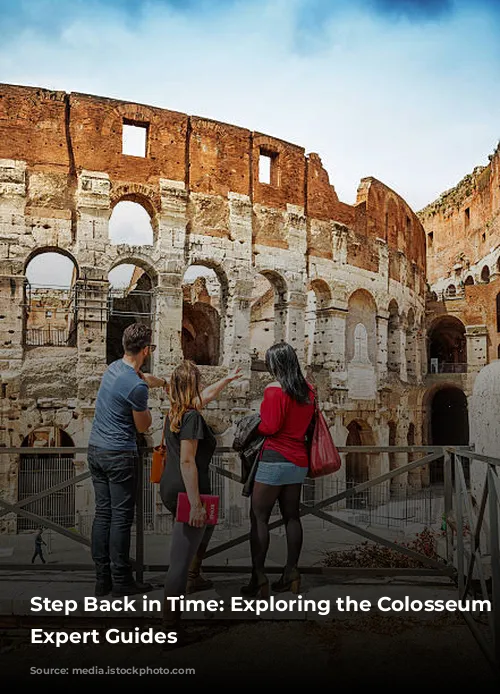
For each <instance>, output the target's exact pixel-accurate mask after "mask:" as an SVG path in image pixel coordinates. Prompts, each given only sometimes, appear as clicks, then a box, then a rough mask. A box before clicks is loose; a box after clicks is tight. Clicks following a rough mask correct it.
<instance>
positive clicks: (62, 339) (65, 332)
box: [24, 326, 75, 347]
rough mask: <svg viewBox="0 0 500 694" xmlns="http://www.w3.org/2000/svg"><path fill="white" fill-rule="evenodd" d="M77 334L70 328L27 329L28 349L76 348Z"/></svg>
mask: <svg viewBox="0 0 500 694" xmlns="http://www.w3.org/2000/svg"><path fill="white" fill-rule="evenodd" d="M74 337H75V332H74V331H70V330H69V329H68V328H51V327H50V326H49V327H48V328H27V329H26V330H25V337H24V344H25V346H26V347H74V346H75V341H74Z"/></svg>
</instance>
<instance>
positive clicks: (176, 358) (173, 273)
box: [153, 178, 189, 374]
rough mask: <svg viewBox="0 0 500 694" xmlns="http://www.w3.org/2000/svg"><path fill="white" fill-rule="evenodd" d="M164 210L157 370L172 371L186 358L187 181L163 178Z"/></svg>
mask: <svg viewBox="0 0 500 694" xmlns="http://www.w3.org/2000/svg"><path fill="white" fill-rule="evenodd" d="M160 196H161V211H160V214H159V216H158V241H157V243H158V249H159V251H160V252H161V253H162V254H164V255H165V256H166V262H165V264H164V266H163V272H162V273H161V275H160V276H159V277H158V286H157V288H156V289H155V290H154V292H153V295H154V298H155V316H156V318H155V341H156V344H157V345H158V348H157V353H155V355H154V357H155V358H154V370H155V372H156V373H158V374H160V373H162V374H163V373H167V372H169V371H171V370H172V369H173V368H174V367H175V366H177V364H179V362H180V361H182V359H183V353H182V304H183V293H182V279H183V274H184V266H185V258H184V253H185V245H186V227H187V221H188V217H187V205H188V197H189V196H188V192H187V190H186V185H185V183H184V181H175V180H170V179H166V178H160Z"/></svg>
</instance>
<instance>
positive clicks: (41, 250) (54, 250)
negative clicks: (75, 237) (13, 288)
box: [24, 246, 80, 280]
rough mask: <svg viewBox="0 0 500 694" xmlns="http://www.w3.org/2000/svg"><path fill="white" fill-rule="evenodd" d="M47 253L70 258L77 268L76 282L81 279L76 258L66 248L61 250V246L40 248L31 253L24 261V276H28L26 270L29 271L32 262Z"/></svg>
mask: <svg viewBox="0 0 500 694" xmlns="http://www.w3.org/2000/svg"><path fill="white" fill-rule="evenodd" d="M45 253H56V254H58V255H62V256H64V257H65V258H68V260H71V262H72V263H73V266H74V268H75V280H77V279H78V278H79V277H80V268H79V266H78V262H77V260H76V258H75V256H74V255H73V254H72V253H70V251H68V250H66V249H65V248H60V247H59V246H40V247H39V248H35V249H34V250H33V251H31V253H29V254H28V256H27V257H26V259H25V261H24V274H26V270H27V269H28V265H29V264H30V263H31V261H32V260H34V259H35V258H36V257H37V256H39V255H44V254H45Z"/></svg>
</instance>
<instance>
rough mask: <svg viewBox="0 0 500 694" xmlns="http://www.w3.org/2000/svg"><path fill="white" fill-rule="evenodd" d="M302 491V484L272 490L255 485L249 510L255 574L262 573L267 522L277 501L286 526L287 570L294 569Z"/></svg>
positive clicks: (297, 546)
mask: <svg viewBox="0 0 500 694" xmlns="http://www.w3.org/2000/svg"><path fill="white" fill-rule="evenodd" d="M301 489H302V485H301V484H285V485H282V486H276V487H275V486H272V485H269V484H262V483H261V482H255V483H254V487H253V491H252V507H251V510H250V521H251V528H250V550H251V552H252V565H253V569H254V571H255V572H258V573H264V565H265V562H266V555H267V550H268V548H269V518H270V516H271V511H272V510H273V507H274V504H275V503H276V501H278V504H279V507H280V511H281V515H282V517H283V520H284V522H285V529H286V544H287V560H286V569H293V568H295V567H296V566H297V564H298V561H299V556H300V550H301V549H302V523H301V522H300V515H299V505H300V492H301Z"/></svg>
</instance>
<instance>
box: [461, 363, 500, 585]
mask: <svg viewBox="0 0 500 694" xmlns="http://www.w3.org/2000/svg"><path fill="white" fill-rule="evenodd" d="M499 421H500V361H499V360H495V361H493V362H491V364H488V365H487V366H485V367H483V368H482V369H481V371H480V372H479V373H478V375H477V377H476V380H475V382H474V388H473V391H472V395H471V396H470V397H469V422H470V425H469V428H470V441H471V445H473V447H474V450H475V452H476V453H480V454H481V455H487V456H492V457H494V458H499V457H500V427H499V426H498V422H499ZM486 472H487V466H486V465H485V464H484V463H482V462H479V461H472V462H471V465H470V493H471V496H472V497H473V498H474V500H475V502H476V504H477V506H476V508H478V507H479V505H480V503H481V497H482V494H483V488H484V484H485V480H486ZM490 501H491V497H488V503H490ZM485 521H486V527H489V524H490V520H489V517H488V506H487V508H486V515H485ZM499 526H500V521H499ZM498 533H500V527H499V528H498ZM489 545H490V539H489V533H488V532H487V531H486V530H485V523H484V522H483V531H482V533H481V552H482V554H483V563H484V564H486V565H485V566H484V568H485V574H486V578H488V577H489V576H490V575H491V570H490V566H489V565H488V564H487V562H488V559H487V558H484V555H485V554H490V549H491V548H490V546H489Z"/></svg>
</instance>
